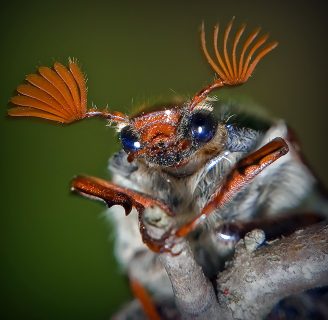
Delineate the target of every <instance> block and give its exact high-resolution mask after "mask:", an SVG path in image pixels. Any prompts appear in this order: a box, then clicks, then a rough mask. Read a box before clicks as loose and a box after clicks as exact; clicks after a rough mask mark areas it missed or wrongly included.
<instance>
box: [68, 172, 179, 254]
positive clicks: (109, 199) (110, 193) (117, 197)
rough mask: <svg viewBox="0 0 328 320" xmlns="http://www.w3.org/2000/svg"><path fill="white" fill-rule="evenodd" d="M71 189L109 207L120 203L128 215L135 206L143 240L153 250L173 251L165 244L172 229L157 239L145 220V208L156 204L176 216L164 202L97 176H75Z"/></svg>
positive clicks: (170, 214)
mask: <svg viewBox="0 0 328 320" xmlns="http://www.w3.org/2000/svg"><path fill="white" fill-rule="evenodd" d="M71 190H72V191H74V192H77V193H78V194H80V195H83V196H85V197H89V198H92V199H98V200H102V201H104V202H105V203H106V204H107V206H108V207H109V208H110V207H112V206H114V205H120V206H122V207H123V208H124V210H125V214H126V215H128V214H129V213H130V212H131V210H132V207H134V208H135V209H136V210H137V211H138V219H139V228H140V233H141V236H142V240H143V242H144V243H145V244H146V245H147V246H148V247H149V249H151V250H152V251H155V252H171V249H170V248H169V246H166V244H165V242H166V239H167V238H168V237H169V235H170V231H167V232H165V233H164V234H163V235H162V236H161V237H160V238H159V239H155V238H153V237H151V236H150V235H149V234H148V232H147V228H146V226H145V223H144V221H143V213H144V210H145V209H146V208H152V207H155V206H157V207H159V208H160V209H161V210H163V211H164V212H165V213H166V214H167V215H168V216H171V217H172V216H174V213H173V212H172V210H171V209H170V208H169V207H168V206H167V205H166V204H164V203H163V202H161V201H159V200H157V199H153V198H151V197H149V196H147V195H145V194H143V193H140V192H137V191H134V190H131V189H127V188H123V187H119V186H117V185H115V184H113V183H111V182H108V181H105V180H103V179H99V178H96V177H83V176H78V177H76V178H74V179H73V181H72V183H71Z"/></svg>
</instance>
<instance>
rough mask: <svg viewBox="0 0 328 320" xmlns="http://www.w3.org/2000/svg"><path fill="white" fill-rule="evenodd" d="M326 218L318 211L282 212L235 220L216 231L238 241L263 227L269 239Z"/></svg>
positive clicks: (222, 235) (223, 237)
mask: <svg viewBox="0 0 328 320" xmlns="http://www.w3.org/2000/svg"><path fill="white" fill-rule="evenodd" d="M323 220H325V217H324V216H323V215H321V214H319V213H317V212H312V211H308V212H302V211H300V212H293V213H286V214H283V213H282V214H280V215H279V216H272V217H265V218H258V219H254V220H251V221H235V222H228V223H224V224H222V225H220V226H219V227H218V228H217V229H215V232H216V234H217V236H218V237H220V238H222V239H229V240H230V241H233V242H235V243H236V242H238V240H239V239H242V238H244V237H245V235H246V233H248V232H250V231H252V230H254V229H261V230H263V231H264V233H265V239H266V240H268V241H271V240H274V239H277V238H279V237H281V236H285V237H287V236H289V235H291V234H292V233H293V232H295V231H296V230H299V229H301V228H306V227H308V226H310V225H313V224H315V223H319V222H321V221H323Z"/></svg>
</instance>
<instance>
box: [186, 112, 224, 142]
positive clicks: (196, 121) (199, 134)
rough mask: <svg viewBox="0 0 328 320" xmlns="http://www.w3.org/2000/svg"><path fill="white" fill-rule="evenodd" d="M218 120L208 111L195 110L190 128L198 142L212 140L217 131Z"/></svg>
mask: <svg viewBox="0 0 328 320" xmlns="http://www.w3.org/2000/svg"><path fill="white" fill-rule="evenodd" d="M217 125H218V122H217V120H216V119H215V118H214V116H213V115H212V114H211V113H210V112H208V111H198V112H195V113H194V114H193V115H192V116H191V118H190V130H191V135H192V137H193V139H194V140H195V141H196V142H208V141H210V140H211V139H212V138H213V137H214V135H215V131H216V127H217Z"/></svg>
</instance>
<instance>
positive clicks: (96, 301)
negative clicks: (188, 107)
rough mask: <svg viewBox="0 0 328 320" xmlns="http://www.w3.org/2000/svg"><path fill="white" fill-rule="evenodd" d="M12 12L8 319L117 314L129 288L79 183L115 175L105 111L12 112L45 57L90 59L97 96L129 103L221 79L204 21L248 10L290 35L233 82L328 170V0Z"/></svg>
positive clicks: (281, 35) (7, 53)
mask: <svg viewBox="0 0 328 320" xmlns="http://www.w3.org/2000/svg"><path fill="white" fill-rule="evenodd" d="M0 15H1V17H0V33H1V39H0V40H1V42H0V43H1V52H0V56H1V59H0V66H1V68H0V70H1V72H0V84H1V86H0V88H1V91H0V94H1V95H0V104H1V106H2V108H1V110H2V111H1V117H0V122H1V124H0V130H1V134H0V137H1V171H2V172H1V187H2V188H1V232H0V235H1V242H0V243H1V279H0V285H1V291H2V295H3V297H2V298H1V303H2V304H3V305H2V306H1V308H0V317H1V319H79V320H84V319H106V318H108V316H109V315H110V314H112V313H113V312H114V311H115V310H117V309H118V308H119V307H120V306H121V305H122V303H124V302H125V301H128V299H130V294H129V290H128V284H127V281H126V279H125V278H124V276H123V274H122V272H121V271H120V269H119V267H118V266H117V265H116V263H115V258H114V257H113V253H112V246H113V237H114V236H113V230H112V229H111V228H110V226H108V224H107V222H106V221H105V219H104V217H103V213H104V211H105V208H104V207H103V206H102V205H101V204H99V203H96V202H92V201H88V200H85V199H82V198H79V197H76V196H72V195H70V193H69V181H70V179H71V178H72V177H73V176H74V175H75V174H79V173H86V174H90V175H96V176H100V177H109V175H108V173H107V171H106V166H107V159H108V157H109V156H110V155H111V154H112V153H113V152H114V151H115V150H117V149H118V148H119V146H118V144H117V138H116V137H115V135H114V132H113V130H112V129H110V128H108V127H106V126H105V123H104V122H102V121H100V120H89V121H82V122H80V123H77V124H74V125H71V126H68V127H62V126H56V125H50V124H49V123H45V122H42V121H37V120H31V119H18V120H17V119H8V118H6V108H7V102H8V100H9V98H10V97H11V95H12V94H13V93H14V89H15V87H16V86H17V85H18V84H19V83H21V82H22V80H23V79H24V76H25V75H26V74H28V73H31V72H34V71H35V69H36V67H37V66H40V65H51V64H52V63H53V62H54V61H56V60H59V61H61V62H64V63H65V62H66V61H67V57H76V58H78V59H79V60H80V63H81V65H82V68H83V70H84V72H86V73H87V75H88V86H89V102H90V104H91V102H94V103H96V104H97V106H104V105H106V104H107V103H108V104H109V105H110V107H111V108H113V109H121V110H125V111H127V112H128V110H129V109H131V106H132V105H135V104H136V102H143V101H148V99H150V100H151V99H153V98H154V97H155V98H158V97H161V98H164V99H169V98H170V97H171V96H172V91H176V92H178V93H182V94H187V95H192V94H193V93H195V92H196V91H198V90H199V89H201V88H202V87H203V86H204V85H205V84H207V83H209V82H210V81H211V80H212V78H213V72H212V71H211V70H210V68H209V67H208V66H207V65H206V63H205V60H204V59H203V57H202V55H201V52H200V49H199V35H198V30H199V26H200V24H201V21H202V20H204V21H205V22H206V25H207V26H208V28H209V27H210V26H212V25H213V24H214V23H215V22H217V21H220V22H222V23H223V24H226V23H227V22H228V20H229V19H230V18H231V17H232V16H233V15H235V16H236V17H237V20H236V21H237V22H238V23H241V22H244V21H246V22H248V23H249V25H250V28H253V27H255V26H258V25H260V26H262V27H263V29H264V30H266V31H270V33H271V35H272V38H273V39H277V40H279V42H280V45H279V47H278V49H276V50H275V51H274V52H272V53H271V54H270V55H269V56H268V57H267V58H266V59H265V60H264V61H263V62H261V63H260V65H259V67H258V68H257V70H256V72H255V75H254V77H253V78H251V80H250V81H249V83H248V84H246V85H245V86H243V87H240V88H236V89H233V90H229V91H227V90H223V91H222V92H223V93H224V94H225V95H227V94H228V95H229V94H231V95H237V96H239V95H246V96H248V97H251V98H252V99H253V100H254V101H255V102H256V103H258V104H261V105H263V106H265V109H266V110H267V111H268V112H269V113H271V114H272V115H273V116H275V117H280V118H284V119H286V120H287V121H288V122H289V123H290V124H291V126H292V127H293V128H294V129H295V130H296V131H297V132H298V134H299V137H300V139H301V141H302V143H303V149H304V151H305V153H306V155H307V157H308V158H309V160H310V162H311V163H312V164H313V166H314V168H315V169H316V171H317V172H318V173H319V175H320V176H321V177H322V178H323V180H324V181H325V182H326V183H327V182H328V170H327V166H326V164H327V160H328V157H327V152H326V148H327V143H326V138H327V133H326V115H327V112H326V108H327V102H326V100H327V81H326V78H327V36H326V30H327V17H326V10H325V8H324V1H322V2H318V1H307V2H304V3H302V2H299V1H293V2H287V1H280V2H278V1H271V2H269V1H227V0H225V1H193V2H191V1H184V2H179V3H178V1H176V2H174V1H165V2H164V1H162V2H159V1H149V2H145V1H130V2H127V1H120V4H117V3H114V2H113V3H111V2H110V1H107V2H99V1H88V2H86V1H77V2H75V3H73V2H70V1H60V2H58V1H57V2H56V1H48V2H47V1H39V2H35V1H24V2H17V1H12V2H11V3H10V4H8V3H7V4H3V5H2V7H1V13H0Z"/></svg>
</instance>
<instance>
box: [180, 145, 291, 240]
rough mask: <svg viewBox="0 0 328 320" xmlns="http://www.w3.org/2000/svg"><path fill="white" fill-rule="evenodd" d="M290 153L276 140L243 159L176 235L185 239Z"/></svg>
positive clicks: (286, 147) (285, 146) (286, 146)
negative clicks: (260, 174) (197, 213)
mask: <svg viewBox="0 0 328 320" xmlns="http://www.w3.org/2000/svg"><path fill="white" fill-rule="evenodd" d="M288 151H289V149H288V145H287V144H286V142H285V141H284V139H282V138H275V139H274V140H272V141H270V142H269V143H267V144H266V145H264V146H263V147H262V148H260V149H258V150H256V151H255V152H253V153H251V154H250V155H248V156H246V157H245V158H243V159H241V160H240V161H239V162H238V163H237V164H236V166H235V167H234V169H232V171H231V173H230V174H229V175H228V176H227V178H226V181H225V183H224V184H223V185H222V186H220V188H219V189H218V190H217V191H216V192H215V193H214V194H213V195H212V197H211V198H210V200H209V201H208V202H207V203H206V205H205V206H204V208H203V209H202V211H201V213H200V214H199V215H198V216H196V217H195V218H194V219H193V220H192V221H190V222H189V223H187V224H185V225H183V226H181V227H180V228H179V229H178V230H177V231H176V232H175V235H176V236H178V237H184V236H186V235H188V234H189V233H190V232H192V231H193V230H195V228H196V227H197V226H198V225H199V224H200V223H201V222H202V221H204V220H205V219H206V218H207V217H208V216H209V215H210V214H211V213H212V212H214V211H215V210H216V209H218V208H220V207H222V206H224V205H225V204H227V203H229V201H231V199H232V198H233V197H234V196H235V195H236V194H237V193H238V192H239V191H240V190H241V189H242V188H243V187H244V186H246V185H247V184H248V183H249V182H251V181H252V180H253V179H254V178H255V177H256V176H257V175H258V174H259V173H260V172H262V171H263V170H264V169H265V168H266V167H267V166H269V165H270V164H272V163H273V162H274V161H276V160H278V159H279V158H280V157H282V156H283V155H285V154H286V153H287V152H288Z"/></svg>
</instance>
